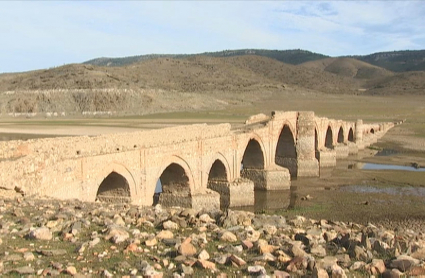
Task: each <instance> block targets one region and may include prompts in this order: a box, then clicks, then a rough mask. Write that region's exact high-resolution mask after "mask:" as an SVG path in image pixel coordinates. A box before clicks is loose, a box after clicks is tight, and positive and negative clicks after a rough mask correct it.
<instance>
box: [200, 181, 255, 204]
mask: <svg viewBox="0 0 425 278" xmlns="http://www.w3.org/2000/svg"><path fill="white" fill-rule="evenodd" d="M208 187H209V188H211V189H212V190H214V191H215V192H217V193H218V194H219V195H220V198H219V208H221V209H224V208H228V207H241V206H252V205H254V182H253V181H251V180H248V179H243V178H241V179H237V180H235V181H233V182H227V181H210V182H209V183H208Z"/></svg>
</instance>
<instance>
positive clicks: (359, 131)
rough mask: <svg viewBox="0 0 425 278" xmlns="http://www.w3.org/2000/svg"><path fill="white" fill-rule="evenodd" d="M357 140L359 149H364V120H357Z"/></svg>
mask: <svg viewBox="0 0 425 278" xmlns="http://www.w3.org/2000/svg"><path fill="white" fill-rule="evenodd" d="M355 142H356V145H357V148H358V150H363V149H364V148H365V146H364V144H363V120H357V121H356V138H355Z"/></svg>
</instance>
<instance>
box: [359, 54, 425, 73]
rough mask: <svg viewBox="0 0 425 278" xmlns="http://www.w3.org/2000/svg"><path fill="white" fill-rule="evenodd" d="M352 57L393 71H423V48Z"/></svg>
mask: <svg viewBox="0 0 425 278" xmlns="http://www.w3.org/2000/svg"><path fill="white" fill-rule="evenodd" d="M353 58H355V59H358V60H361V61H364V62H366V63H369V64H372V65H375V66H378V67H382V68H385V69H387V70H390V71H394V72H405V71H425V50H404V51H392V52H379V53H373V54H370V55H365V56H354V57H353Z"/></svg>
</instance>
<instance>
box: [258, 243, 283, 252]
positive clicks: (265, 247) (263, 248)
mask: <svg viewBox="0 0 425 278" xmlns="http://www.w3.org/2000/svg"><path fill="white" fill-rule="evenodd" d="M277 249H279V247H278V246H273V245H268V244H266V245H261V246H260V247H259V251H260V254H264V253H273V252H274V251H275V250H277Z"/></svg>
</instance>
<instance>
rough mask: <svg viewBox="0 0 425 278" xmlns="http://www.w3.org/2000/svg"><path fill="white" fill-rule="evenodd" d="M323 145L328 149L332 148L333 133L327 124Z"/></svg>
mask: <svg viewBox="0 0 425 278" xmlns="http://www.w3.org/2000/svg"><path fill="white" fill-rule="evenodd" d="M325 147H326V148H328V149H332V148H333V134H332V128H331V127H330V126H328V129H327V130H326V137H325Z"/></svg>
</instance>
